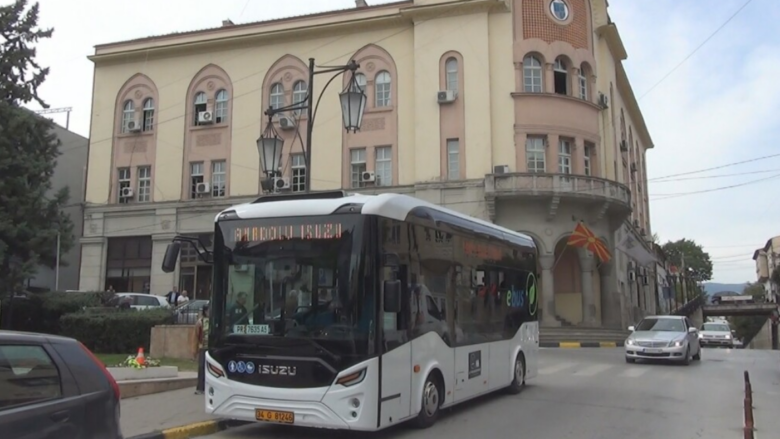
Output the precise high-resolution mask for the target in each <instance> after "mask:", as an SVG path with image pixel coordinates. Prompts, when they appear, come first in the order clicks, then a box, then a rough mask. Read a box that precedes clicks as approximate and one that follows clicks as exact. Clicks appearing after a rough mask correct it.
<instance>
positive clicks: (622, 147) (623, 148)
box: [620, 140, 628, 152]
mask: <svg viewBox="0 0 780 439" xmlns="http://www.w3.org/2000/svg"><path fill="white" fill-rule="evenodd" d="M620 150H621V151H623V152H627V151H628V143H627V142H626V141H625V140H621V141H620Z"/></svg>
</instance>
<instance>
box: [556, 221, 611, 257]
mask: <svg viewBox="0 0 780 439" xmlns="http://www.w3.org/2000/svg"><path fill="white" fill-rule="evenodd" d="M566 244H567V245H570V246H572V247H579V248H584V249H586V250H588V251H589V252H591V253H593V254H594V255H596V257H597V258H599V261H601V263H602V264H603V263H606V262H607V261H609V260H610V259H611V258H612V255H611V254H610V253H609V250H607V246H606V245H605V244H604V242H603V241H601V240H600V239H599V238H597V237H596V235H594V234H593V232H592V231H591V230H590V229H589V228H587V227H586V226H585V224H583V223H581V222H580V223H577V227H575V228H574V232H572V234H571V236H569V240H568V241H567V242H566Z"/></svg>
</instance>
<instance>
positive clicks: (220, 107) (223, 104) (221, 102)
mask: <svg viewBox="0 0 780 439" xmlns="http://www.w3.org/2000/svg"><path fill="white" fill-rule="evenodd" d="M216 101H217V102H216V105H215V106H214V120H215V121H216V122H217V123H225V122H227V117H228V92H227V90H224V89H223V90H220V91H218V92H217V100H216Z"/></svg>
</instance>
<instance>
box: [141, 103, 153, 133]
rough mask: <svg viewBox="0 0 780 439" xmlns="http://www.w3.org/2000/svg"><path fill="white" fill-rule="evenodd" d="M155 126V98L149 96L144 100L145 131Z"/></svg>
mask: <svg viewBox="0 0 780 439" xmlns="http://www.w3.org/2000/svg"><path fill="white" fill-rule="evenodd" d="M153 128H154V99H152V98H149V99H147V100H145V101H144V126H143V130H144V131H151V130H152V129H153Z"/></svg>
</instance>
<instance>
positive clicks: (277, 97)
mask: <svg viewBox="0 0 780 439" xmlns="http://www.w3.org/2000/svg"><path fill="white" fill-rule="evenodd" d="M268 104H269V105H270V106H271V108H273V109H274V110H276V109H279V108H282V107H284V87H283V86H282V84H281V83H278V82H277V83H274V84H273V85H272V86H271V94H270V95H269V102H268Z"/></svg>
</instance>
